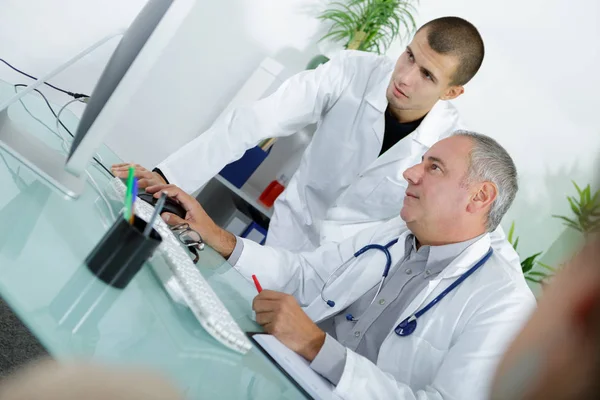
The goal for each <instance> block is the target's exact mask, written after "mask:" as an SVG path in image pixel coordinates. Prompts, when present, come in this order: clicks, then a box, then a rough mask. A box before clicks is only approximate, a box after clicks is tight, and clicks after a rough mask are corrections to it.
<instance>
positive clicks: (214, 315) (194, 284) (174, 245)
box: [111, 178, 252, 354]
mask: <svg viewBox="0 0 600 400" xmlns="http://www.w3.org/2000/svg"><path fill="white" fill-rule="evenodd" d="M111 186H112V188H113V190H114V191H115V193H116V194H118V195H119V196H120V197H121V198H125V192H126V190H127V188H126V187H125V185H124V184H123V182H121V180H120V179H118V178H115V179H113V180H112V181H111ZM153 212H154V207H153V206H151V205H150V204H148V203H146V202H145V201H143V200H140V199H137V200H136V202H135V213H136V215H137V216H138V217H140V218H141V219H143V220H144V221H148V220H150V217H151V216H152V213H153ZM154 228H155V229H156V230H157V231H158V233H159V234H160V236H161V237H162V239H163V241H162V243H161V244H160V246H159V247H158V250H159V251H160V252H161V253H162V254H163V256H164V257H165V259H166V261H167V264H168V265H169V268H170V269H171V272H172V273H173V278H174V279H165V277H164V274H160V273H159V272H158V271H157V270H156V269H155V271H157V275H162V276H159V278H160V279H161V280H162V281H163V284H165V288H166V289H167V292H168V293H169V294H170V295H171V296H172V297H173V299H174V300H175V301H176V302H178V303H182V304H185V305H187V306H188V307H189V308H190V310H191V311H192V312H193V313H194V315H195V316H196V318H197V319H198V321H199V322H200V324H201V325H202V327H203V328H204V329H205V330H206V331H207V332H208V333H209V334H210V335H211V336H213V337H214V338H215V339H217V340H218V341H219V342H221V343H223V344H224V345H225V346H227V347H229V348H230V349H232V350H235V351H237V352H240V353H242V354H245V353H246V352H248V350H250V348H252V343H251V342H250V340H249V339H248V338H247V337H246V335H245V334H244V332H243V331H242V330H241V329H240V327H239V326H238V324H237V323H236V322H235V321H234V320H233V317H232V316H231V314H230V313H229V311H227V308H225V306H224V305H223V303H222V302H221V300H220V299H219V297H218V296H217V295H216V294H215V292H214V291H213V290H212V288H211V287H210V285H209V284H208V283H207V282H206V280H205V279H204V277H203V276H202V274H200V272H199V271H198V269H197V267H196V265H194V263H193V262H192V260H191V258H190V256H189V255H188V254H187V252H186V250H184V248H183V247H182V245H181V244H180V243H179V240H177V238H176V237H175V235H173V233H172V232H171V230H170V229H169V227H168V226H167V224H166V223H165V222H164V221H163V220H162V219H160V218H157V220H156V223H155V224H154ZM201 254H202V253H200V255H201ZM167 282H168V284H167Z"/></svg>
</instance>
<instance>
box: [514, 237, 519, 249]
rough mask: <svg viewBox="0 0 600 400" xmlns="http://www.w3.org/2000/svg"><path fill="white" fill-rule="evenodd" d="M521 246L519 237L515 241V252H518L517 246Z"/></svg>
mask: <svg viewBox="0 0 600 400" xmlns="http://www.w3.org/2000/svg"><path fill="white" fill-rule="evenodd" d="M518 245H519V238H518V237H517V238H516V239H515V244H513V249H515V251H517V246H518Z"/></svg>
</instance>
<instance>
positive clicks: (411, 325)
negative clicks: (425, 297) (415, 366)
mask: <svg viewBox="0 0 600 400" xmlns="http://www.w3.org/2000/svg"><path fill="white" fill-rule="evenodd" d="M397 242H398V238H396V239H394V240H392V241H391V242H389V243H388V244H386V245H385V246H382V245H380V244H369V245H366V246H364V247H363V248H361V249H360V250H358V251H357V252H356V253H354V255H353V258H350V259H349V260H347V261H346V262H344V263H343V264H342V265H340V266H339V267H337V268H336V269H335V270H334V271H333V272H332V273H331V275H329V278H328V279H327V281H326V282H325V284H324V285H323V288H322V289H321V299H323V301H324V302H325V303H327V305H328V306H329V307H335V302H334V301H333V300H327V299H325V297H324V296H323V292H324V291H325V289H326V288H327V285H328V284H329V282H330V281H331V279H333V277H335V276H336V272H337V271H338V270H339V269H340V268H342V267H344V266H345V265H346V264H348V262H350V261H352V260H353V259H356V258H358V257H359V256H360V255H362V254H364V253H366V252H367V251H369V250H371V249H375V250H379V251H381V252H383V254H384V255H385V269H384V270H383V274H382V276H381V280H380V281H379V287H378V288H377V291H376V292H375V296H373V300H371V303H369V306H371V304H373V302H374V301H375V299H376V298H377V297H378V296H379V293H380V292H381V288H382V287H383V283H384V282H385V278H387V276H388V273H389V272H390V267H391V265H392V256H391V254H390V250H389V249H390V247H392V246H393V245H394V244H396V243H397ZM493 252H494V250H493V249H492V248H491V247H490V249H489V250H488V252H487V253H486V254H485V255H484V256H483V257H482V258H481V259H480V260H479V261H478V262H477V263H476V264H475V265H473V266H472V267H471V268H470V269H469V270H468V271H467V272H465V273H464V274H462V275H461V276H460V277H459V278H458V279H457V280H455V281H454V282H452V284H451V285H450V286H448V287H447V288H446V289H444V291H443V292H442V293H440V294H439V295H437V296H436V297H435V298H434V299H433V300H431V301H430V302H429V303H428V304H427V305H426V306H425V307H423V308H421V309H420V310H418V311H417V312H415V313H414V314H412V315H411V316H409V317H407V318H406V319H404V320H403V321H402V322H400V323H399V324H398V325H397V326H396V327H395V328H394V332H396V335H398V336H410V335H411V334H412V333H413V332H414V331H415V329H417V319H418V318H420V317H422V316H423V314H425V313H426V312H427V311H429V310H430V309H431V308H432V307H433V306H435V305H436V304H437V303H439V302H440V301H441V300H442V299H443V298H444V297H446V296H447V295H448V293H450V292H452V291H453V290H454V289H456V287H457V286H458V285H460V284H461V283H463V282H464V280H465V279H467V278H468V277H469V276H471V275H472V274H473V273H474V272H475V271H477V270H478V269H479V268H481V266H482V265H483V264H485V263H486V262H487V260H489V258H490V257H491V256H492V253H493ZM404 259H406V257H405V258H404ZM346 319H347V320H348V321H352V322H356V321H358V320H359V318H354V317H353V316H352V314H347V315H346Z"/></svg>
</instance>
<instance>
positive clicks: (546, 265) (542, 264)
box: [537, 261, 556, 272]
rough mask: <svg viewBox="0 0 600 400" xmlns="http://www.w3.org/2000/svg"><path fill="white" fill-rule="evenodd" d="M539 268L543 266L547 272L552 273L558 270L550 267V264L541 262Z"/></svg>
mask: <svg viewBox="0 0 600 400" xmlns="http://www.w3.org/2000/svg"><path fill="white" fill-rule="evenodd" d="M537 263H538V265H539V266H541V267H542V268H546V269H547V270H550V271H552V272H556V268H554V267H551V266H549V265H548V264H545V263H543V262H541V261H538V262H537Z"/></svg>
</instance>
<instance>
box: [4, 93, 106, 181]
mask: <svg viewBox="0 0 600 400" xmlns="http://www.w3.org/2000/svg"><path fill="white" fill-rule="evenodd" d="M14 86H15V87H16V88H17V87H23V86H25V87H27V85H25V84H23V83H17V84H16V85H14ZM33 90H35V91H36V92H38V93H39V94H40V96H42V98H43V99H44V101H45V102H46V105H47V106H48V108H49V109H50V111H51V112H52V114H53V115H54V117H55V118H56V120H57V121H58V123H59V124H60V125H61V126H62V127H63V128H64V129H65V131H67V133H68V134H69V135H71V137H72V138H75V135H73V134H72V133H71V131H70V130H69V128H67V127H66V126H65V124H63V123H62V121H61V120H60V118H58V115H57V114H56V112H55V111H54V109H53V108H52V106H51V105H50V102H49V101H48V99H47V98H46V96H44V93H42V92H40V91H39V90H37V89H33ZM93 158H94V161H96V162H97V163H98V165H100V166H101V167H102V169H104V170H105V171H106V172H108V174H109V175H110V176H112V177H113V178H114V177H115V175H114V174H113V173H112V172H111V171H110V170H109V169H108V168H106V167H105V166H104V164H102V163H101V162H100V160H98V159H97V158H96V157H93Z"/></svg>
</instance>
